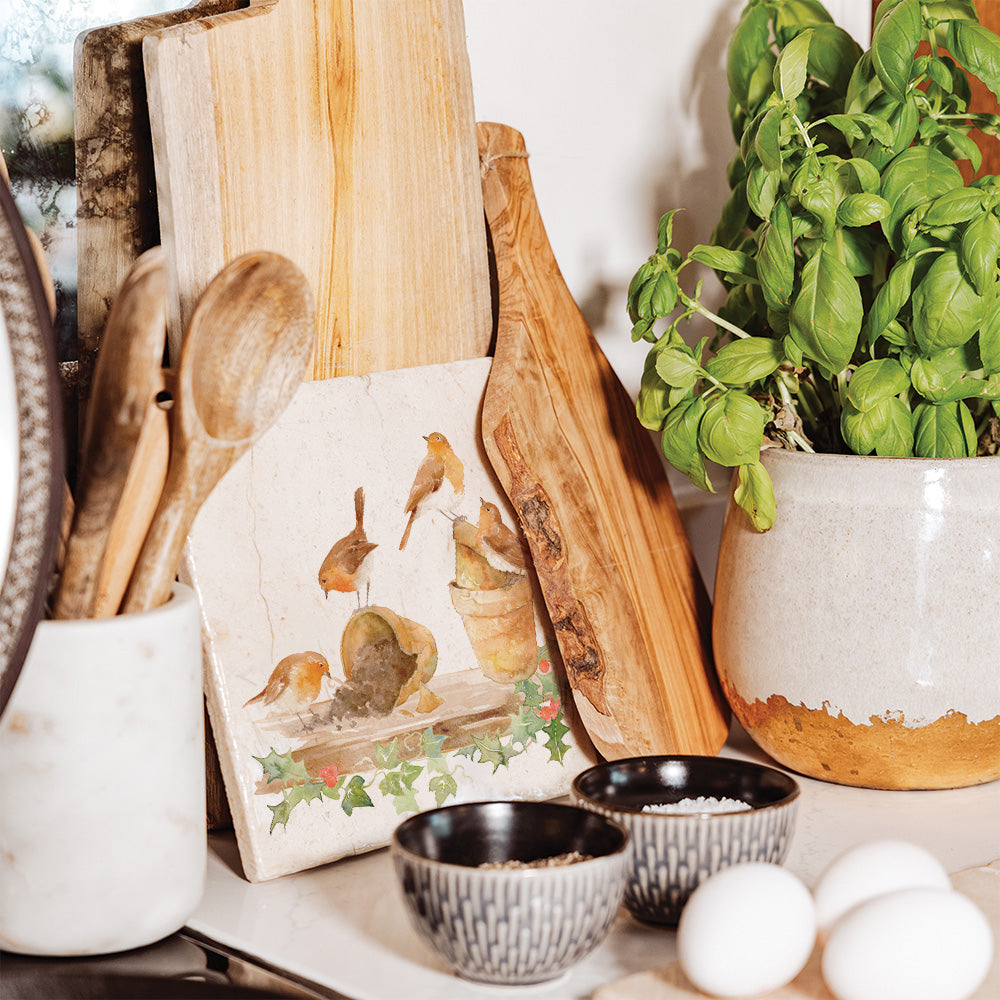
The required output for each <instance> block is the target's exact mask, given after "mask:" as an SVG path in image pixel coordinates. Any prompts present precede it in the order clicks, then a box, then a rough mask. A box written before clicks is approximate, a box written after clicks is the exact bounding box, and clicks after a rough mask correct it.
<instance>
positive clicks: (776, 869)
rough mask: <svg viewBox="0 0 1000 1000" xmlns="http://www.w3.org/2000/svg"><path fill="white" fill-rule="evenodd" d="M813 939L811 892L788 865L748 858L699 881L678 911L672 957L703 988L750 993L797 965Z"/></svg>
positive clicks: (778, 981)
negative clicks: (785, 866)
mask: <svg viewBox="0 0 1000 1000" xmlns="http://www.w3.org/2000/svg"><path fill="white" fill-rule="evenodd" d="M815 940H816V914H815V911H814V909H813V901H812V896H811V895H810V893H809V890H808V889H807V888H806V887H805V885H803V883H802V882H801V881H800V880H799V879H798V878H796V877H795V876H794V875H793V874H792V873H791V872H790V871H788V870H787V869H786V868H781V867H780V866H779V865H772V864H765V863H763V862H750V863H747V864H739V865H733V866H732V867H731V868H724V869H723V870H722V871H720V872H717V873H716V874H715V875H712V876H710V877H709V878H707V879H706V880H705V881H704V882H702V883H701V884H700V885H699V886H698V888H697V889H695V891H694V892H693V893H692V894H691V898H690V899H689V900H688V901H687V904H686V905H685V907H684V909H683V910H682V911H681V918H680V922H679V923H678V925H677V957H678V960H679V962H680V965H681V968H682V969H683V970H684V974H685V975H686V976H687V977H688V979H690V980H691V982H692V983H693V984H694V985H695V986H696V987H698V989H700V990H702V991H703V992H705V993H709V994H712V995H713V996H717V997H749V996H757V995H760V994H762V993H767V992H770V991H771V990H776V989H778V988H779V987H780V986H784V985H785V984H786V983H789V982H791V981H792V980H793V979H794V978H795V977H796V976H797V975H798V974H799V972H800V971H801V970H802V967H803V966H804V965H805V964H806V961H807V960H808V959H809V955H810V954H811V953H812V949H813V944H814V942H815Z"/></svg>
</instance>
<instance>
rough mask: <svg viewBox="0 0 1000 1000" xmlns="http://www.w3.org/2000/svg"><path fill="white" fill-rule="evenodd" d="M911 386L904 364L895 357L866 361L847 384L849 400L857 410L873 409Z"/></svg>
mask: <svg viewBox="0 0 1000 1000" xmlns="http://www.w3.org/2000/svg"><path fill="white" fill-rule="evenodd" d="M909 387H910V380H909V378H908V377H907V375H906V372H905V371H904V370H903V366H902V365H901V364H900V363H899V362H898V361H897V360H896V359H895V358H880V359H878V360H875V361H866V362H865V363H864V364H863V365H861V366H860V367H859V368H858V369H857V370H856V371H855V372H854V374H853V375H851V379H850V381H849V382H848V384H847V401H848V402H849V403H850V404H851V405H852V406H853V407H854V408H855V409H857V410H860V411H862V412H863V411H865V410H871V409H873V408H874V407H875V406H876V405H877V404H878V403H881V402H882V401H883V400H885V399H888V398H889V397H890V396H898V395H899V394H900V393H901V392H905V391H906V390H907V389H908V388H909Z"/></svg>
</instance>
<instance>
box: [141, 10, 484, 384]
mask: <svg viewBox="0 0 1000 1000" xmlns="http://www.w3.org/2000/svg"><path fill="white" fill-rule="evenodd" d="M143 58H144V62H145V68H146V82H147V94H148V100H149V113H150V121H151V125H152V135H153V155H154V163H155V168H156V184H157V200H158V204H159V218H160V232H161V239H162V242H163V244H164V246H165V247H166V248H167V249H168V251H169V252H170V255H171V257H172V259H173V261H174V263H175V266H176V289H175V292H176V294H175V296H174V300H173V303H172V313H171V315H170V317H169V339H170V342H171V344H176V343H177V341H178V338H179V331H180V330H182V329H183V325H184V324H185V323H186V321H187V318H188V317H189V316H190V313H191V310H192V308H193V305H194V303H195V301H196V300H197V298H198V296H199V295H200V293H201V292H202V290H203V288H204V285H205V283H206V282H207V281H208V279H209V277H210V276H211V275H212V274H214V273H216V272H217V271H218V270H219V268H221V267H222V266H223V264H224V263H225V262H226V260H228V259H231V258H232V257H234V256H236V255H237V254H239V253H243V252H246V251H251V250H272V251H276V252H278V253H282V254H284V255H285V256H287V257H290V258H291V259H292V260H294V261H295V262H296V263H297V264H298V265H299V266H300V267H301V268H302V269H303V271H304V272H305V273H306V275H307V276H308V277H309V278H310V281H311V282H312V284H313V291H314V295H315V298H316V302H317V341H316V350H315V353H314V359H313V366H312V375H313V377H314V378H328V377H331V376H335V375H344V374H366V373H368V372H371V371H378V370H384V369H388V368H402V367H409V366H414V365H424V364H431V363H438V362H443V361H454V360H460V359H465V358H473V357H482V356H483V355H484V354H486V352H487V350H488V346H489V340H490V335H491V326H492V324H491V313H490V291H489V275H488V269H487V258H486V236H485V226H484V221H483V214H482V200H481V197H480V193H479V177H478V162H477V157H476V140H475V130H474V115H473V105H472V83H471V74H470V70H469V63H468V54H467V52H466V49H465V26H464V17H463V11H462V4H461V0H424V2H421V3H400V2H398V0H366V2H365V3H356V4H355V3H351V2H348V0H276V2H255V3H252V4H251V6H250V7H248V8H247V9H245V10H240V11H235V12H233V13H229V14H220V15H216V16H213V17H207V18H202V19H200V20H197V21H192V22H188V23H184V24H179V25H176V26H174V27H171V28H166V29H163V30H161V31H157V32H154V33H153V34H151V35H147V36H146V38H145V41H144V42H143Z"/></svg>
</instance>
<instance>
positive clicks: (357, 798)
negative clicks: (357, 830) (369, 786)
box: [340, 774, 374, 816]
mask: <svg viewBox="0 0 1000 1000" xmlns="http://www.w3.org/2000/svg"><path fill="white" fill-rule="evenodd" d="M369 806H374V803H373V802H372V800H371V799H370V798H369V796H368V792H367V791H366V790H365V779H364V778H362V777H361V775H360V774H356V775H354V777H353V778H351V780H350V781H349V782H348V783H347V785H346V787H345V788H344V798H343V801H342V802H341V803H340V808H341V809H343V810H344V812H345V813H347V815H348V816H350V815H351V813H352V812H354V810H355V809H362V808H365V807H369Z"/></svg>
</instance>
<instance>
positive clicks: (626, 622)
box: [478, 123, 728, 758]
mask: <svg viewBox="0 0 1000 1000" xmlns="http://www.w3.org/2000/svg"><path fill="white" fill-rule="evenodd" d="M478 135H479V150H480V160H481V170H482V176H483V181H482V185H483V201H484V204H485V209H486V217H487V225H488V227H489V230H490V233H491V236H492V240H493V246H494V249H495V254H496V268H497V283H498V296H499V318H498V327H497V342H496V351H495V356H494V362H493V368H492V371H491V374H490V379H489V383H488V385H487V388H486V394H485V398H484V401H483V412H482V434H483V441H484V444H485V447H486V452H487V455H488V456H489V459H490V461H491V463H492V464H493V467H494V469H495V471H496V473H497V476H498V477H499V479H500V482H501V484H502V486H503V487H504V490H505V491H506V493H507V495H508V497H509V498H510V500H511V503H512V504H513V507H514V509H515V511H516V512H517V514H518V517H519V519H520V522H521V527H522V528H523V530H524V534H525V536H526V538H527V540H528V544H529V547H530V549H531V555H532V558H533V560H534V564H535V569H536V572H537V574H538V579H539V582H540V584H541V588H542V592H543V596H544V598H545V603H546V606H547V608H548V611H549V617H550V618H551V620H552V625H553V628H554V631H555V635H556V638H557V640H558V643H559V648H560V651H561V653H562V658H563V662H564V663H565V665H566V672H567V675H568V677H569V681H570V685H571V686H572V688H573V691H574V696H575V700H576V704H577V708H578V709H579V711H580V714H581V716H582V720H583V723H584V725H585V726H586V728H587V730H588V733H589V735H590V737H591V739H592V740H593V741H594V744H595V746H596V747H597V749H598V750H599V751H600V752H601V753H602V754H604V755H605V756H606V757H610V758H619V757H624V756H632V755H640V754H651V753H697V754H715V753H717V752H718V751H719V749H720V748H721V747H722V744H723V743H724V742H725V740H726V736H727V733H728V709H727V708H726V706H725V702H724V700H723V698H722V696H721V694H720V692H719V689H718V685H717V681H716V678H715V673H714V668H713V663H712V658H711V639H710V625H711V605H710V602H709V599H708V595H707V592H706V590H705V587H704V583H703V581H702V579H701V576H700V575H699V572H698V568H697V565H696V563H695V560H694V556H693V554H692V551H691V546H690V543H689V541H688V539H687V536H686V534H685V532H684V528H683V525H682V523H681V521H680V517H679V515H678V512H677V506H676V503H675V502H674V498H673V495H672V492H671V489H670V485H669V483H668V481H667V477H666V471H665V468H664V465H663V463H662V461H661V460H660V457H659V455H658V454H657V451H656V448H655V445H654V443H653V440H652V438H651V437H650V436H649V435H648V434H647V432H646V431H645V430H643V429H642V427H641V426H640V425H639V423H638V421H637V419H636V416H635V409H634V406H633V404H632V402H631V400H630V399H629V397H628V395H627V393H626V392H625V390H624V388H623V387H622V385H621V383H620V382H619V381H618V378H617V376H616V375H615V373H614V371H613V370H612V368H611V366H610V364H609V363H608V361H607V359H606V358H605V356H604V353H603V352H602V351H601V349H600V347H599V345H598V344H597V342H596V341H595V339H594V337H593V335H592V333H591V331H590V329H589V328H588V326H587V323H586V321H585V320H584V318H583V316H582V315H581V313H580V311H579V309H578V308H577V306H576V303H575V302H574V301H573V298H572V296H571V295H570V293H569V290H568V289H567V288H566V285H565V283H564V281H563V279H562V275H561V274H560V272H559V267H558V265H557V264H556V261H555V258H554V257H553V255H552V250H551V247H550V246H549V242H548V238H547V236H546V234H545V228H544V226H543V224H542V219H541V216H540V214H539V211H538V205H537V203H536V200H535V196H534V192H533V190H532V186H531V176H530V173H529V170H528V162H527V152H526V150H525V146H524V141H523V139H522V137H521V135H520V134H519V133H518V132H516V131H515V130H514V129H512V128H509V127H506V126H503V125H495V124H483V123H480V124H479V125H478Z"/></svg>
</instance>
